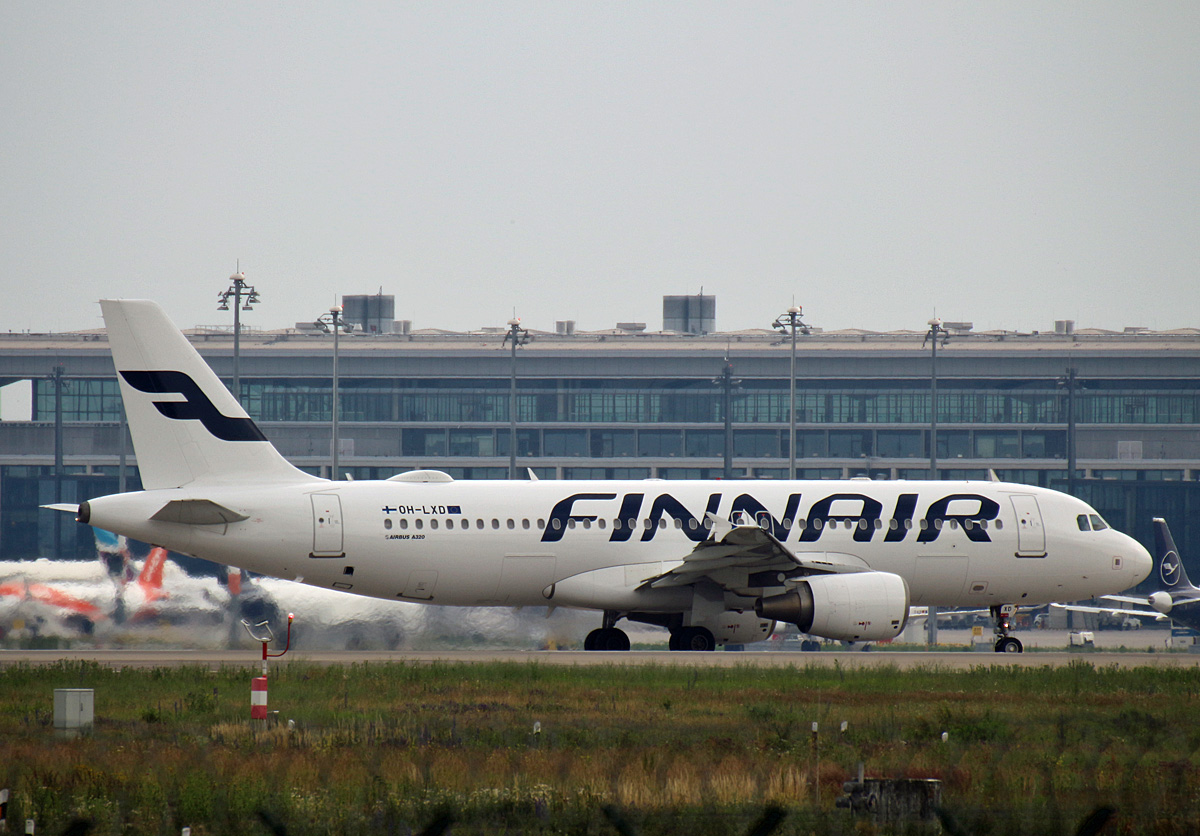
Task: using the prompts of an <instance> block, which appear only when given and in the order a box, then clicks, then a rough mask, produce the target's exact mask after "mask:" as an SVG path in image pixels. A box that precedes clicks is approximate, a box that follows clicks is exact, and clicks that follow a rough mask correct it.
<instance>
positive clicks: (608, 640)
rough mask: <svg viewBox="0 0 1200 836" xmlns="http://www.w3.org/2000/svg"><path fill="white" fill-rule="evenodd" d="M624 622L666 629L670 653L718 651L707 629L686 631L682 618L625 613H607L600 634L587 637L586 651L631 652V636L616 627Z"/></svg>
mask: <svg viewBox="0 0 1200 836" xmlns="http://www.w3.org/2000/svg"><path fill="white" fill-rule="evenodd" d="M621 618H629V619H630V620H631V621H641V622H644V623H646V624H655V625H657V626H659V627H666V628H667V629H668V630H670V631H671V641H670V642H669V643H668V645H667V646H668V647H669V648H671V650H701V651H703V650H716V648H717V640H716V638H715V637H714V636H713V634H712V631H711V630H709V629H708V628H707V627H686V626H684V625H683V624H682V623H680V622H682V621H683V619H682V617H681V616H679V614H677V613H676V614H674V615H659V614H657V613H622V612H617V611H615V610H605V611H604V619H603V621H602V622H601V626H600V628H599V629H598V630H593V631H592V632H590V633H588V634H587V638H586V639H584V640H583V649H584V650H628V649H629V636H627V635H626V634H625V631H624V630H618V629H617V628H616V626H615V625H616V623H617V621H618V620H619V619H621Z"/></svg>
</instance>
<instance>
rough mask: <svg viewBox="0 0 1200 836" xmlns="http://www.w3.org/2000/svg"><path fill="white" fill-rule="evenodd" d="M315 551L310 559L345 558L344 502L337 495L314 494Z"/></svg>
mask: <svg viewBox="0 0 1200 836" xmlns="http://www.w3.org/2000/svg"><path fill="white" fill-rule="evenodd" d="M312 511H313V550H312V554H310V555H309V557H345V556H346V552H345V550H344V549H343V547H342V500H341V498H340V497H339V496H338V495H337V494H335V493H314V494H312Z"/></svg>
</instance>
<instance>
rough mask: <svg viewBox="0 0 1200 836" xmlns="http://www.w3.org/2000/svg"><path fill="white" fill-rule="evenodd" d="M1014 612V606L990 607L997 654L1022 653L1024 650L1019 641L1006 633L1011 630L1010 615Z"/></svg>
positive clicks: (1015, 609) (1000, 605)
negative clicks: (994, 624) (994, 629)
mask: <svg viewBox="0 0 1200 836" xmlns="http://www.w3.org/2000/svg"><path fill="white" fill-rule="evenodd" d="M1016 611H1017V608H1016V605H1014V604H998V605H997V606H994V607H992V618H994V619H996V631H995V632H996V652H997V653H1022V652H1024V650H1025V647H1024V646H1023V645H1022V644H1021V640H1020V639H1015V638H1013V637H1012V636H1010V635H1009V634H1008V631H1009V630H1010V629H1012V628H1011V619H1012V615H1013V613H1014V612H1016Z"/></svg>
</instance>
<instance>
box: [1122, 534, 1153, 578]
mask: <svg viewBox="0 0 1200 836" xmlns="http://www.w3.org/2000/svg"><path fill="white" fill-rule="evenodd" d="M1121 536H1122V537H1124V538H1125V549H1124V554H1123V555H1122V556H1123V557H1124V558H1125V565H1126V566H1127V567H1128V568H1129V571H1130V572H1132V574H1133V579H1132V580H1131V581H1130V582H1129V585H1130V586H1137V585H1138V584H1139V583H1141V582H1142V581H1144V580H1145V579H1146V577H1147V576H1148V575H1149V574H1150V570H1152V569H1153V568H1154V558H1152V557H1151V556H1150V552H1148V551H1146V549H1145V547H1144V546H1143V545H1142V544H1141V543H1139V542H1138V541H1137V540H1134V539H1133V538H1132V537H1130V536H1128V535H1125V534H1123V535H1121Z"/></svg>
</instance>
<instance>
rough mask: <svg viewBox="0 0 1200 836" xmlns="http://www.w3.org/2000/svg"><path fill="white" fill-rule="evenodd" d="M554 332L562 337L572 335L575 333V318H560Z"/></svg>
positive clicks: (555, 324)
mask: <svg viewBox="0 0 1200 836" xmlns="http://www.w3.org/2000/svg"><path fill="white" fill-rule="evenodd" d="M554 332H555V333H556V334H558V335H559V336H560V337H570V336H572V335H574V333H575V320H573V319H560V320H558V321H557V322H555V323H554Z"/></svg>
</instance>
